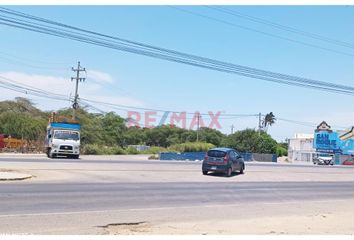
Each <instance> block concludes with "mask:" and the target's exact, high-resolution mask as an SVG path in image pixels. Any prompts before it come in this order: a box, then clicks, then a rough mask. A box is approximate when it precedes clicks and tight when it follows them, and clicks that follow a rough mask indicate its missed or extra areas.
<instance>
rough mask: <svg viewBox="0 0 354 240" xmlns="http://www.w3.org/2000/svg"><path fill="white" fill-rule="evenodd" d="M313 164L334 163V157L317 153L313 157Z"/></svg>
mask: <svg viewBox="0 0 354 240" xmlns="http://www.w3.org/2000/svg"><path fill="white" fill-rule="evenodd" d="M312 161H313V164H315V165H333V164H334V159H333V156H330V155H317V156H315V157H313V160H312Z"/></svg>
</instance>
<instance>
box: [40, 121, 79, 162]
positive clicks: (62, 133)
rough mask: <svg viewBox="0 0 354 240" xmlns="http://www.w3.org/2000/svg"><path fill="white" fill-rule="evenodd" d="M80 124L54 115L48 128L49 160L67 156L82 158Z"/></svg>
mask: <svg viewBox="0 0 354 240" xmlns="http://www.w3.org/2000/svg"><path fill="white" fill-rule="evenodd" d="M80 128H81V126H80V124H79V122H78V121H76V120H69V119H66V118H64V117H56V116H55V114H52V117H51V118H50V120H49V123H48V126H47V134H46V140H45V148H46V153H47V156H48V157H49V158H55V157H58V156H66V157H67V158H75V159H78V158H79V156H80Z"/></svg>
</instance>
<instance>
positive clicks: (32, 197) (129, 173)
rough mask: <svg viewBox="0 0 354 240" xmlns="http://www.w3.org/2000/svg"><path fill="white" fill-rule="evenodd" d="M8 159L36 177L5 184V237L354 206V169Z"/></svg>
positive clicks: (0, 202)
mask: <svg viewBox="0 0 354 240" xmlns="http://www.w3.org/2000/svg"><path fill="white" fill-rule="evenodd" d="M103 158H104V157H103ZM0 162H1V163H2V165H3V166H6V168H7V169H10V168H12V169H17V170H20V169H21V170H22V171H27V172H33V173H34V175H36V178H34V179H32V180H28V181H27V180H26V181H22V182H1V183H0V223H1V224H0V232H1V233H57V234H62V233H71V234H76V233H88V234H92V233H94V234H101V233H103V232H104V231H103V230H104V229H105V228H102V226H105V225H107V224H113V223H114V224H117V223H118V224H122V223H140V222H144V223H151V224H159V223H165V222H170V224H172V225H171V226H172V227H173V226H174V224H173V223H174V222H185V221H191V222H195V221H203V220H208V219H209V220H210V219H214V220H216V221H217V220H225V219H229V220H230V221H231V220H234V219H239V216H243V218H245V219H247V218H253V217H257V216H259V215H261V216H263V217H269V216H273V215H274V216H277V215H279V216H286V215H287V214H295V213H298V212H299V209H301V211H303V212H304V213H305V214H311V211H312V210H313V209H316V207H318V206H322V207H323V209H322V210H327V211H329V210H330V209H331V207H332V208H333V206H338V205H341V206H345V205H346V204H349V206H350V205H351V204H352V203H353V202H354V168H348V167H337V168H335V167H334V168H333V167H329V166H325V167H322V166H309V165H307V166H305V165H304V166H295V165H288V164H285V165H275V164H248V165H247V171H246V174H244V175H238V174H234V176H233V177H231V178H225V177H223V176H222V175H208V176H203V175H202V174H201V171H200V167H201V166H200V164H201V163H200V162H189V163H184V162H160V161H147V160H134V159H132V160H126V159H97V158H95V159H82V160H74V161H72V160H66V159H57V160H47V159H38V158H33V159H31V158H2V159H1V160H0ZM48 173H49V174H48ZM50 173H52V174H50ZM49 175H50V176H49ZM323 175H326V176H323ZM48 176H49V177H48ZM297 176H298V177H297ZM327 205H328V206H330V207H328V206H327ZM332 210H333V211H334V210H335V209H332ZM102 231H103V232H102ZM147 232H148V231H147ZM167 233H168V231H167ZM231 233H232V232H231Z"/></svg>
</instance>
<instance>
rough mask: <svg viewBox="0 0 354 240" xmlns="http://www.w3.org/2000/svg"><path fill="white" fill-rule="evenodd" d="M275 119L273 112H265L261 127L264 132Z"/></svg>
mask: <svg viewBox="0 0 354 240" xmlns="http://www.w3.org/2000/svg"><path fill="white" fill-rule="evenodd" d="M275 120H276V118H275V116H274V114H273V112H270V113H267V114H266V115H265V116H264V119H263V121H262V126H263V129H264V130H265V132H267V130H268V126H272V125H273V124H274V123H275Z"/></svg>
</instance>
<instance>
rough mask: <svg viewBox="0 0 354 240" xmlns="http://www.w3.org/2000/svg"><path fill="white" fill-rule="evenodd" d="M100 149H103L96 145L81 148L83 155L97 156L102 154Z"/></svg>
mask: <svg viewBox="0 0 354 240" xmlns="http://www.w3.org/2000/svg"><path fill="white" fill-rule="evenodd" d="M100 149H101V147H100V146H98V145H96V144H85V145H84V146H83V147H82V148H81V153H83V154H92V155H97V154H101V150H100Z"/></svg>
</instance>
